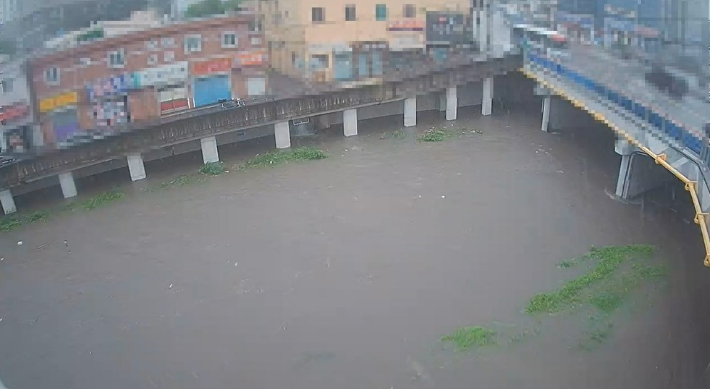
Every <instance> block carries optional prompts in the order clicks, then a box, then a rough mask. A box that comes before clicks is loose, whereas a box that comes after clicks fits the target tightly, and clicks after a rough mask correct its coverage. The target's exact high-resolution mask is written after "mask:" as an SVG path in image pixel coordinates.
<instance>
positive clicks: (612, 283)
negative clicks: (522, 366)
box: [525, 245, 663, 315]
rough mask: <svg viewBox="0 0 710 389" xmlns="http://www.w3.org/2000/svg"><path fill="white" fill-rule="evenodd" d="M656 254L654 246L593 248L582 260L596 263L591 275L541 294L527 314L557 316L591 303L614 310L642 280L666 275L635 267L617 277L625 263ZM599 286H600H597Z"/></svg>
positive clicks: (530, 303)
mask: <svg viewBox="0 0 710 389" xmlns="http://www.w3.org/2000/svg"><path fill="white" fill-rule="evenodd" d="M653 252H654V250H653V247H652V246H648V245H630V246H612V247H604V248H592V250H591V251H590V252H589V253H587V254H586V255H585V256H583V257H581V259H589V260H597V264H596V266H595V267H594V268H593V269H592V271H591V272H589V273H587V274H584V275H582V276H579V277H577V278H575V279H573V280H571V281H568V282H567V283H565V284H564V286H562V288H560V289H558V290H556V291H553V292H545V293H538V294H537V295H535V296H534V297H533V298H532V299H531V300H530V302H529V303H528V305H527V307H526V308H525V311H526V312H527V313H529V314H533V315H534V314H539V313H555V312H558V311H560V310H564V309H568V308H574V307H576V306H579V305H583V304H592V305H594V306H597V307H599V309H602V310H606V311H608V310H613V309H615V308H616V307H618V305H620V304H621V301H622V300H623V298H624V297H625V295H628V294H629V293H630V292H631V291H632V290H633V289H634V288H635V287H636V286H637V285H638V283H639V281H641V280H642V279H645V278H649V277H651V276H653V275H655V274H660V273H662V272H663V269H660V268H642V267H640V266H639V265H638V264H636V266H631V267H630V268H629V269H625V271H624V272H623V273H624V275H622V276H619V277H616V276H617V275H618V270H619V269H620V267H621V266H622V264H624V263H627V262H629V261H634V260H644V259H649V258H650V257H651V256H652V255H653ZM563 263H564V262H563ZM567 263H568V264H569V263H570V262H567ZM570 266H571V265H567V266H563V267H570ZM597 285H600V287H596V286H597Z"/></svg>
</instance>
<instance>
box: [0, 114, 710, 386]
mask: <svg viewBox="0 0 710 389" xmlns="http://www.w3.org/2000/svg"><path fill="white" fill-rule="evenodd" d="M461 111H462V112H460V119H459V120H458V121H457V122H455V126H456V128H465V129H466V131H465V132H466V133H465V134H462V135H461V136H460V137H456V138H455V139H451V140H448V141H446V142H441V143H431V144H430V143H422V142H417V141H416V139H415V137H416V133H417V132H421V131H423V130H425V129H428V128H430V127H433V126H442V125H451V123H446V122H444V121H443V120H442V119H441V117H440V114H439V113H431V112H430V113H426V114H421V115H420V122H419V126H418V127H416V128H409V129H403V128H401V120H402V119H401V117H392V118H383V119H377V120H372V121H362V122H361V123H360V135H358V136H357V137H353V138H347V139H346V138H343V137H342V136H341V135H340V134H342V132H341V131H342V129H339V128H333V129H332V130H331V131H330V132H326V133H322V134H321V135H320V136H317V137H314V138H309V139H304V140H294V145H299V144H309V145H310V144H315V145H317V146H318V147H320V148H322V149H324V150H326V151H327V152H328V153H329V155H330V157H329V158H328V159H326V160H322V161H312V162H306V163H291V164H287V165H285V166H279V167H276V168H263V169H249V170H246V171H239V170H238V169H232V168H230V169H229V173H225V174H223V175H221V176H219V177H215V178H210V179H208V180H206V181H202V182H196V183H193V184H191V185H186V186H183V187H177V188H171V189H168V190H160V191H148V192H146V191H144V190H143V189H145V188H147V187H149V186H155V185H157V184H159V183H160V182H163V181H165V180H169V179H170V178H171V177H174V176H176V175H178V174H180V173H181V172H184V171H195V170H196V169H198V168H199V166H200V163H201V161H200V156H199V154H191V155H186V156H182V157H179V158H177V159H173V160H170V161H163V162H160V161H158V162H155V163H151V164H148V165H147V170H148V179H147V180H146V181H145V182H140V183H136V184H131V183H130V182H128V178H127V176H128V174H127V172H125V171H119V172H113V173H108V174H106V175H104V176H102V177H98V178H96V179H95V180H93V181H94V182H93V184H92V185H93V191H100V190H103V189H104V188H106V187H109V186H112V185H115V184H116V183H118V184H119V185H120V186H121V187H122V188H123V189H124V190H125V191H126V192H127V196H126V198H124V199H122V200H121V201H118V202H116V203H114V204H110V205H107V206H105V207H102V208H99V209H96V210H94V211H91V212H83V211H78V212H75V213H73V214H71V213H65V214H62V215H61V216H58V217H55V218H53V219H52V220H49V221H48V222H46V223H39V224H33V225H29V226H26V227H23V228H21V229H18V230H15V231H12V232H9V233H2V234H0V256H1V257H2V258H3V261H2V262H0V320H1V321H0V350H1V351H0V379H1V380H2V381H3V382H4V384H5V385H6V386H7V387H8V388H9V389H15V388H73V389H84V388H85V389H95V388H102V389H111V388H121V389H123V388H170V389H178V388H227V387H231V388H245V389H246V388H249V389H259V388H264V389H275V388H289V389H300V388H303V389H330V388H358V389H360V388H373V389H375V388H386V389H389V388H486V389H492V388H545V389H556V388H560V389H562V388H635V387H638V388H645V389H654V388H700V387H704V386H703V385H707V383H708V381H705V380H706V379H707V378H706V374H707V372H706V370H707V367H708V366H710V365H709V364H708V363H709V362H710V358H709V355H710V352H708V346H709V344H708V334H707V332H708V330H707V329H708V328H709V324H710V318H709V317H708V314H707V311H708V310H707V307H708V304H707V303H708V298H707V297H706V296H708V292H709V291H710V290H709V287H708V284H709V283H710V269H707V268H705V267H703V265H702V256H703V251H702V245H701V241H700V238H699V231H698V229H697V227H696V226H694V225H693V224H692V223H689V222H688V221H689V220H691V219H692V216H691V215H690V213H689V207H688V199H687V194H685V193H684V192H682V190H680V189H679V188H677V187H676V186H674V185H668V186H666V187H664V188H661V189H659V190H657V191H655V192H654V193H652V194H650V195H649V196H648V197H647V198H646V199H644V200H639V201H635V202H632V203H622V202H619V201H617V200H615V199H613V198H612V196H610V195H609V193H613V191H614V186H615V184H616V173H617V170H616V169H617V166H618V162H619V158H618V156H616V155H615V154H614V150H613V137H612V135H611V133H610V132H609V131H608V130H607V129H605V128H603V127H600V126H598V125H596V124H593V123H592V122H591V121H589V122H583V123H581V124H579V125H575V126H573V128H567V129H563V130H562V132H561V133H560V134H545V133H542V132H540V130H539V120H540V118H539V107H535V108H534V109H532V110H530V111H527V110H520V111H512V112H509V113H506V114H498V115H495V116H493V117H488V118H482V117H480V116H479V115H478V114H477V113H475V112H474V108H468V109H466V110H464V109H462V110H461ZM472 129H475V130H476V131H478V132H471V131H470V130H472ZM395 130H402V131H403V133H402V134H403V136H399V133H398V134H397V136H393V135H392V132H393V131H395ZM479 132H480V133H479ZM272 142H273V139H269V138H266V139H263V140H261V141H254V142H249V143H243V144H237V145H233V146H230V147H223V148H220V154H221V157H222V158H223V160H225V161H226V162H227V165H228V166H231V165H234V164H237V163H238V162H239V161H243V160H244V159H246V158H249V157H251V156H253V155H254V154H255V153H257V152H263V151H266V150H269V149H270V148H271V147H272V146H271V145H272V144H273V143H272ZM83 185H84V186H85V187H87V188H89V187H92V186H91V185H89V184H87V183H85V184H83ZM681 189H682V188H681ZM87 190H88V191H89V192H91V190H90V188H89V189H86V190H84V193H86V192H87ZM46 193H50V192H46ZM673 193H675V199H673ZM47 196H48V195H47ZM22 201H25V202H27V203H31V202H35V203H37V201H38V199H36V198H35V199H29V198H28V199H18V203H21V202H22ZM50 203H51V202H50ZM20 240H21V241H22V242H23V244H22V245H18V241H20ZM65 242H66V243H65ZM631 243H645V244H653V245H654V246H656V248H657V250H658V253H659V254H658V257H659V258H658V260H659V261H662V262H664V263H666V264H667V265H668V266H669V268H670V269H671V270H670V277H669V279H668V281H667V285H666V286H665V287H663V288H661V289H660V291H659V292H658V293H656V296H655V297H653V299H652V300H649V301H651V302H650V303H648V304H646V306H645V307H644V309H637V310H628V311H624V312H620V313H619V314H618V315H616V316H614V318H613V332H611V334H610V335H609V338H608V339H607V340H606V341H604V342H602V343H601V344H599V345H598V346H597V347H595V348H593V349H591V350H583V349H581V348H580V347H579V344H580V339H581V337H583V336H584V333H585V331H586V327H585V326H586V320H585V318H583V317H574V316H572V317H569V318H560V317H554V318H549V317H538V318H531V317H529V316H528V315H526V314H525V313H524V312H523V309H524V307H525V304H526V303H527V301H529V299H530V298H531V296H533V295H534V294H535V293H538V292H541V291H548V290H551V289H554V288H556V287H559V286H560V285H561V284H562V283H563V282H564V281H565V280H568V279H569V278H570V277H571V276H572V274H573V273H569V272H568V271H567V270H564V269H559V268H558V267H557V264H558V263H559V262H560V261H562V260H565V259H569V258H573V257H576V256H579V255H581V254H583V253H585V252H586V251H588V250H589V248H590V246H592V245H596V246H605V245H623V244H631ZM644 301H645V300H644ZM465 325H486V326H496V328H500V329H502V330H501V331H506V330H505V329H514V331H518V330H526V329H530V328H535V336H531V337H530V338H529V339H528V338H526V339H523V340H522V341H521V342H519V344H516V345H510V346H507V345H499V346H494V347H491V348H487V349H481V350H476V351H474V352H471V353H456V352H453V351H452V350H451V349H450V347H446V346H445V345H444V344H442V343H441V342H440V341H439V339H440V338H441V336H442V335H444V334H447V333H450V332H452V331H453V330H455V329H456V328H458V327H460V326H465Z"/></svg>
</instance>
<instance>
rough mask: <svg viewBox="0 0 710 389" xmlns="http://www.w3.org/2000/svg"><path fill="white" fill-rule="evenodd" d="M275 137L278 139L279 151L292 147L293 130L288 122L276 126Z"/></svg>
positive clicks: (277, 146)
mask: <svg viewBox="0 0 710 389" xmlns="http://www.w3.org/2000/svg"><path fill="white" fill-rule="evenodd" d="M274 136H275V137H276V148H277V149H287V148H289V147H291V130H290V128H289V124H288V120H287V121H285V122H279V123H276V124H274Z"/></svg>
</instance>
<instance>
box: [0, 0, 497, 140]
mask: <svg viewBox="0 0 710 389" xmlns="http://www.w3.org/2000/svg"><path fill="white" fill-rule="evenodd" d="M4 1H9V0H4ZM67 1H68V0H67ZM130 1H133V0H130ZM136 1H137V0H136ZM250 4H251V6H252V7H253V12H250V11H246V12H239V13H233V14H230V15H218V16H213V17H209V18H206V19H195V20H185V21H176V20H170V19H169V18H166V17H165V16H164V15H161V14H160V13H156V12H150V11H142V12H134V13H133V14H132V17H131V18H129V19H126V20H121V21H106V22H92V23H90V25H89V26H88V27H84V28H81V29H77V30H75V31H71V32H66V33H63V34H61V35H60V36H57V37H54V38H52V39H46V40H44V41H43V45H42V46H43V47H42V48H41V49H38V50H34V51H33V52H32V54H31V55H30V56H29V57H28V58H26V59H23V60H17V59H16V60H6V61H5V63H3V64H0V148H2V150H3V151H5V152H21V151H26V150H29V149H31V148H33V147H37V146H45V147H58V146H59V147H61V146H62V145H63V144H64V143H65V142H67V140H70V139H71V138H72V137H74V136H75V135H77V134H82V133H83V132H86V131H88V130H97V131H100V132H104V133H105V132H115V131H120V130H122V129H125V128H129V127H131V128H135V127H139V123H140V122H142V121H150V120H154V119H157V118H161V117H165V116H169V115H174V114H176V113H179V112H182V111H185V110H189V109H195V108H199V107H203V106H208V105H212V104H215V103H219V102H220V101H222V100H228V99H233V98H250V97H254V96H260V95H264V94H270V93H271V92H272V89H273V88H272V85H271V83H272V82H271V80H272V77H273V76H272V75H273V74H274V73H277V74H279V77H280V76H281V75H283V76H285V77H287V78H296V79H301V80H302V81H305V82H309V83H318V82H330V83H333V82H341V83H351V82H358V81H372V80H378V79H381V78H382V77H383V74H384V73H385V72H386V71H387V69H398V68H411V66H412V64H413V63H416V62H415V61H419V60H421V59H422V58H431V57H432V56H436V57H442V58H443V57H445V54H442V50H443V52H446V51H447V50H450V49H451V48H456V49H461V48H463V49H465V50H471V49H473V48H474V46H475V45H474V41H475V40H476V39H477V38H476V35H481V34H483V28H484V27H481V23H482V19H483V18H482V15H483V14H482V13H481V12H482V11H483V9H484V7H483V5H484V1H481V0H477V1H476V2H474V3H473V4H472V2H471V0H449V1H441V2H430V1H429V0H390V1H387V2H384V1H383V0H328V1H322V0H281V1H279V0H260V1H252V2H250ZM440 59H441V58H440Z"/></svg>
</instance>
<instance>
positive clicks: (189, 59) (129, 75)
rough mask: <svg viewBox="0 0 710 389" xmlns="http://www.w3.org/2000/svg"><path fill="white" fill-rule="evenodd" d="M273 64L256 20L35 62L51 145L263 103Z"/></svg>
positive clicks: (133, 37) (139, 38) (163, 30)
mask: <svg viewBox="0 0 710 389" xmlns="http://www.w3.org/2000/svg"><path fill="white" fill-rule="evenodd" d="M267 66H268V56H267V53H266V50H265V46H264V40H263V36H262V34H261V33H260V32H258V31H255V30H254V15H253V14H238V15H230V16H221V17H215V18H210V19H200V20H193V21H188V22H184V23H173V24H168V25H164V26H161V27H159V28H154V29H150V30H144V31H138V32H133V33H129V34H125V35H121V36H117V37H114V38H103V39H99V40H96V41H90V42H87V43H85V44H82V45H79V46H77V47H74V48H70V49H67V50H62V51H59V52H55V53H51V54H47V55H42V56H40V57H37V58H34V59H32V60H31V61H30V84H31V87H32V91H33V92H34V96H33V97H34V103H35V110H36V114H37V115H36V116H37V121H38V123H39V125H40V126H41V128H42V131H43V133H44V136H45V140H46V141H47V143H48V144H50V145H51V144H57V143H60V142H63V141H64V140H66V139H67V138H68V137H70V136H72V134H74V133H76V132H79V131H81V130H87V129H92V130H101V131H118V130H121V129H123V128H126V127H128V126H129V123H132V122H139V121H142V120H150V119H155V118H158V117H161V116H165V115H168V114H171V113H173V112H176V111H180V110H184V109H188V108H194V107H201V106H206V105H210V104H213V103H217V102H219V101H220V100H224V99H232V98H245V97H249V96H254V95H262V94H264V93H265V91H266V87H267V80H266V78H267V72H266V69H267Z"/></svg>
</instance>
